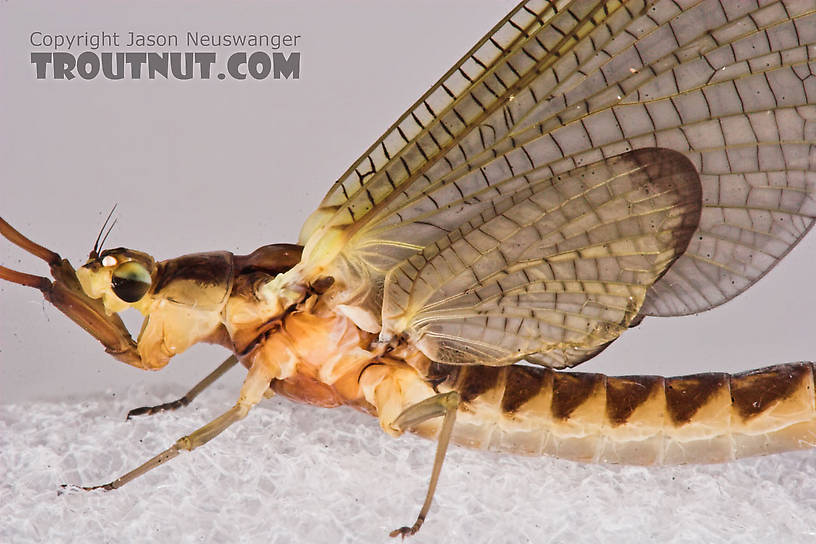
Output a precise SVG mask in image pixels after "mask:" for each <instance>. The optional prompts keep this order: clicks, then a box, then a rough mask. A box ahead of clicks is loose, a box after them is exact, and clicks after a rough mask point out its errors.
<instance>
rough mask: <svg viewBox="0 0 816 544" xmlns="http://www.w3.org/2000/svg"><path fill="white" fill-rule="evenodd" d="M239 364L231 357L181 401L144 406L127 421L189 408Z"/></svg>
mask: <svg viewBox="0 0 816 544" xmlns="http://www.w3.org/2000/svg"><path fill="white" fill-rule="evenodd" d="M237 363H238V358H237V357H236V356H235V355H230V356H229V357H228V358H227V360H226V361H224V362H223V363H221V364H220V365H218V367H217V368H216V369H215V370H213V371H212V372H210V373H209V374H207V376H205V377H204V379H203V380H201V381H200V382H198V383H197V384H195V386H193V388H192V389H190V390H189V391H187V393H185V394H184V396H183V397H181V398H180V399H176V400H174V401H171V402H165V403H164V404H158V405H156V406H142V407H141V408H134V409H133V410H131V411H130V412H128V414H127V418H126V419H130V418H132V417H133V416H141V415H152V414H155V413H158V412H164V411H166V410H176V409H178V408H181V407H182V406H187V405H188V404H190V403H191V402H193V399H195V398H196V397H197V396H198V395H199V394H200V393H201V392H202V391H204V390H205V389H206V388H208V387H209V386H210V385H212V384H213V383H215V381H216V380H218V378H220V377H221V376H223V375H224V374H226V372H227V371H228V370H229V369H231V368H232V367H234V366H235V365H236V364H237Z"/></svg>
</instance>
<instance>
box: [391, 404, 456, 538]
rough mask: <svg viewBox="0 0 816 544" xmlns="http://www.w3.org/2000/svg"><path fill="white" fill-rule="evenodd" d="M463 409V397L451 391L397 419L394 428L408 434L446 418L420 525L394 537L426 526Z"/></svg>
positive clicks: (418, 521) (410, 407) (437, 444)
mask: <svg viewBox="0 0 816 544" xmlns="http://www.w3.org/2000/svg"><path fill="white" fill-rule="evenodd" d="M458 408H459V393H457V392H456V391H450V392H448V393H440V394H439V395H434V396H433V397H430V398H427V399H425V400H423V401H421V402H418V403H416V404H414V405H413V406H409V407H408V408H406V409H405V410H403V412H402V413H401V414H400V415H399V416H397V419H395V420H394V422H393V423H392V424H391V425H392V427H394V428H395V429H397V430H400V431H402V430H405V429H407V428H409V427H413V426H415V425H419V424H420V423H422V422H423V421H428V420H429V419H433V418H435V417H440V416H444V417H443V419H442V428H441V429H440V430H439V438H438V439H437V443H436V455H435V456H434V464H433V470H432V471H431V481H430V483H429V484H428V492H427V493H426V494H425V502H424V503H422V508H421V509H420V511H419V515H418V516H417V519H416V521H415V522H414V524H413V525H412V526H411V527H408V526H405V527H400V528H399V529H395V530H393V531H391V533H390V536H392V537H396V536H402V537H403V538H404V537H406V536H410V535H413V534H415V533H416V532H417V531H419V528H420V527H422V524H423V523H424V522H425V517H426V516H427V515H428V511H429V510H430V509H431V502H432V501H433V496H434V492H435V491H436V484H437V483H438V482H439V474H440V473H441V472H442V463H444V462H445V453H446V452H447V451H448V444H449V443H450V439H451V435H452V434H453V424H454V422H455V421H456V411H457V409H458Z"/></svg>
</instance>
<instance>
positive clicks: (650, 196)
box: [383, 148, 701, 367]
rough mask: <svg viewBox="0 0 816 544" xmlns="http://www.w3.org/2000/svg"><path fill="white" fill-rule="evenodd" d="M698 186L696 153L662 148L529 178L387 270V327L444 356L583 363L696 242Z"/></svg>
mask: <svg viewBox="0 0 816 544" xmlns="http://www.w3.org/2000/svg"><path fill="white" fill-rule="evenodd" d="M700 190H701V189H700V184H699V180H698V177H697V172H696V170H695V169H694V166H693V165H692V164H691V162H690V161H689V160H688V159H687V158H685V157H684V156H683V155H682V154H680V153H677V152H674V151H668V150H665V149H654V148H652V149H641V150H637V151H632V152H629V153H625V154H623V155H620V156H617V157H614V158H609V159H603V160H601V161H599V162H597V163H594V164H590V165H587V166H583V167H578V168H576V169H574V170H571V171H568V172H565V173H563V174H561V175H559V176H556V177H554V178H551V179H543V180H540V181H536V180H531V183H530V184H529V185H527V186H526V187H524V188H522V189H520V190H518V191H516V192H515V193H513V194H511V195H508V196H506V197H504V198H502V199H500V200H498V201H495V202H494V203H493V204H492V205H491V206H490V208H489V209H486V210H484V211H483V212H482V213H480V214H479V215H478V216H477V217H475V218H473V219H471V220H470V221H468V222H467V223H466V224H464V225H462V226H460V227H459V228H457V229H456V230H454V231H453V232H451V233H449V234H447V235H446V236H445V237H443V238H442V239H440V240H438V241H436V242H434V243H433V244H432V245H431V246H429V247H428V248H426V249H425V250H424V251H423V252H422V253H421V254H417V255H414V256H412V257H409V258H408V259H406V260H405V261H404V262H403V263H402V264H400V265H399V266H397V267H396V268H395V269H393V270H391V271H390V272H389V273H388V275H387V276H386V280H385V297H384V301H383V332H384V334H385V335H387V336H388V335H404V336H406V337H407V338H408V339H409V341H410V342H411V343H412V344H414V345H415V346H417V347H419V349H421V350H422V351H423V353H425V354H426V355H427V356H428V357H430V358H431V359H432V360H434V361H438V362H442V363H451V364H487V365H502V364H509V363H511V362H513V361H516V360H518V359H521V358H528V359H530V360H533V361H535V362H540V363H543V364H547V365H549V366H555V367H564V366H572V365H573V364H577V363H578V362H580V361H583V360H584V359H586V358H588V357H589V356H591V355H592V354H595V353H597V352H598V351H600V350H601V349H603V348H604V347H605V346H606V345H607V344H608V343H609V342H611V341H613V340H614V339H615V338H617V337H618V335H619V334H620V333H621V332H622V331H623V330H625V329H626V328H627V327H628V326H629V324H630V323H631V321H632V319H634V317H635V316H636V315H637V314H638V312H639V311H640V308H641V305H642V303H643V301H644V299H645V297H646V293H647V290H648V289H649V287H650V286H651V285H652V284H653V283H654V282H655V280H657V278H659V277H660V276H661V275H662V274H663V273H664V272H665V271H666V270H667V268H668V267H669V266H670V265H671V264H672V263H673V262H674V260H675V259H676V258H677V257H678V256H679V255H681V254H682V253H683V251H684V250H685V249H686V247H687V246H688V242H689V238H690V236H691V235H692V233H693V232H694V230H695V229H696V227H697V223H698V221H699V217H700ZM532 356H534V357H532Z"/></svg>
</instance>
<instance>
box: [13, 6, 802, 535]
mask: <svg viewBox="0 0 816 544" xmlns="http://www.w3.org/2000/svg"><path fill="white" fill-rule="evenodd" d="M513 3H514V2H513V1H511V0H504V1H501V2H499V1H496V0H480V1H478V2H476V1H473V0H467V1H466V0H451V1H447V2H444V3H438V2H433V1H430V0H420V1H412V2H407V1H402V2H397V1H391V2H385V3H383V2H375V1H373V0H366V1H362V0H360V1H355V2H349V3H340V2H334V1H328V0H325V1H320V2H317V1H309V2H295V1H286V2H276V3H267V2H247V3H242V4H241V7H240V8H238V7H235V6H234V5H227V4H216V3H214V2H204V3H193V2H178V3H174V4H168V5H162V4H159V3H155V2H148V3H140V4H139V7H138V9H137V8H136V7H134V6H135V4H131V3H125V2H101V1H100V2H87V1H82V2H73V3H71V4H70V5H69V4H64V3H58V2H56V1H54V2H40V1H34V2H32V1H25V2H23V1H22V0H12V1H7V2H3V3H2V4H0V123H2V125H0V126H2V130H0V215H2V216H3V217H4V218H6V219H7V220H8V221H9V222H11V223H12V224H13V225H14V226H16V227H17V228H19V229H20V230H21V231H22V232H24V233H25V234H27V235H29V236H30V237H31V238H33V239H34V240H35V241H38V242H40V243H43V244H45V245H47V246H48V247H49V248H51V249H54V250H56V251H59V252H60V253H61V254H62V255H63V256H65V257H68V258H71V259H72V260H74V261H75V262H81V261H82V259H83V258H84V257H85V256H86V255H87V252H88V251H89V249H90V247H91V244H92V242H93V239H94V237H95V236H96V230H97V229H98V228H99V225H100V224H101V222H102V220H103V219H104V216H105V215H106V214H107V211H108V210H109V209H110V207H111V206H112V205H113V204H114V203H116V202H118V203H119V212H118V215H119V224H118V226H117V227H116V230H115V231H114V233H113V234H112V235H111V238H110V242H109V245H125V246H129V247H133V248H135V249H141V250H145V251H148V252H150V253H152V254H153V255H154V256H155V257H157V258H159V259H164V258H170V257H173V256H177V255H180V254H183V253H188V252H193V251H204V250H211V249H227V250H230V251H235V252H238V253H246V252H249V251H251V250H252V249H254V248H255V247H257V246H259V245H262V244H265V243H271V242H280V241H294V240H295V238H296V235H297V232H298V230H299V227H300V223H301V222H302V221H303V219H304V218H305V217H306V215H307V214H308V212H309V211H310V210H312V209H313V208H314V207H315V206H316V205H317V203H318V201H319V200H320V198H321V197H322V195H323V194H324V193H325V191H326V190H327V189H328V187H329V186H330V185H331V183H332V182H333V181H334V180H335V179H336V178H337V176H339V175H340V173H342V171H344V170H345V168H346V167H347V166H348V165H349V164H350V163H351V162H352V161H353V160H354V159H356V158H357V156H358V155H359V154H360V153H361V152H362V151H363V150H364V149H365V148H367V147H368V145H369V144H370V143H371V142H372V141H374V139H375V138H376V137H377V136H379V134H380V133H381V132H382V131H383V130H384V129H385V128H386V127H387V126H389V125H390V124H391V123H392V122H393V120H394V119H396V117H397V116H398V115H399V114H401V113H402V112H403V111H404V109H405V108H406V107H407V106H408V105H409V104H411V103H412V102H413V101H414V100H415V99H416V98H417V97H418V96H419V95H420V94H421V93H422V92H424V90H425V89H426V88H427V87H428V86H429V85H430V84H431V83H432V82H433V81H435V80H436V78H438V77H439V76H440V75H441V74H442V73H443V72H444V71H445V70H446V69H447V68H448V67H449V66H450V65H451V64H452V63H453V62H454V61H455V60H456V59H458V58H459V56H461V54H462V53H464V51H466V50H467V49H468V48H469V47H470V46H471V45H472V44H473V43H474V42H475V41H476V40H477V39H478V38H479V37H481V35H482V34H483V33H484V32H485V31H486V30H487V29H488V28H490V27H491V26H492V25H493V24H494V23H495V22H496V21H498V20H499V18H501V17H502V16H503V15H504V13H505V12H506V11H507V10H508V9H509V7H510V5H512V4H513ZM440 4H441V5H440ZM128 29H134V30H139V31H143V32H159V31H163V32H175V33H179V34H184V32H185V31H186V30H196V29H197V30H200V31H208V32H236V33H238V32H267V33H290V34H301V35H302V36H303V37H302V38H301V44H302V45H301V47H299V48H298V49H299V50H300V51H301V52H302V72H301V80H300V81H272V80H269V81H265V82H254V81H244V82H237V81H229V80H227V81H217V80H212V81H190V82H180V81H146V80H145V81H125V82H119V83H116V82H108V81H105V80H102V79H97V80H93V81H89V82H85V81H73V82H58V81H36V80H35V79H34V76H33V66H31V65H30V64H29V54H30V51H31V49H32V48H31V47H30V46H29V45H28V36H29V34H30V33H31V32H32V31H35V30H40V31H44V32H55V33H72V32H84V31H86V30H89V31H101V30H108V31H113V30H118V31H119V32H121V33H124V32H126V31H127V30H128ZM815 256H816V236H811V237H810V238H808V239H806V240H805V242H804V243H803V244H802V245H801V246H800V247H798V248H797V249H796V250H794V251H793V252H792V253H791V255H789V256H788V257H787V258H786V259H785V260H784V261H783V262H782V264H781V265H780V266H779V267H777V268H776V269H775V270H774V271H772V272H771V273H770V274H769V276H768V277H767V278H766V279H764V280H762V281H760V282H759V284H757V285H756V286H755V287H753V288H752V289H751V290H749V291H748V292H747V293H746V294H745V295H742V296H740V297H738V298H737V299H736V300H734V301H733V302H731V303H729V304H726V305H725V306H723V307H721V308H718V309H716V310H713V311H710V312H708V313H706V314H703V315H700V316H694V317H689V318H675V319H664V320H654V319H652V320H646V321H645V322H644V324H643V325H641V326H640V327H638V328H637V329H634V330H632V331H629V332H627V333H626V334H625V335H624V337H623V338H622V339H621V340H619V341H617V342H616V343H615V344H613V346H612V347H611V348H610V349H608V350H606V351H605V352H604V353H603V354H602V355H601V356H600V357H598V358H597V359H596V360H593V361H592V362H591V363H588V364H587V365H585V366H584V367H582V368H585V369H588V370H596V371H603V372H606V373H610V374H631V373H659V374H668V375H672V374H685V373H692V372H701V371H713V370H718V371H734V370H741V369H747V368H753V367H757V366H764V365H768V364H774V363H781V362H788V361H795V360H803V359H804V360H808V359H816V339H814V335H813V332H812V330H813V322H812V318H811V315H812V308H813V307H814V305H816V294H815V293H816V291H814V289H813V288H812V265H813V263H814V257H815ZM0 263H2V264H4V265H6V266H12V267H15V268H19V269H21V270H25V271H28V272H35V273H44V272H45V271H46V267H45V266H44V265H43V264H42V263H39V262H37V261H36V260H35V259H33V258H30V257H28V256H26V255H23V254H22V252H20V251H18V250H16V248H12V247H10V245H9V244H6V243H3V242H0ZM129 323H131V325H132V328H137V327H138V319H137V320H131V321H129ZM223 357H224V355H223V353H222V351H221V350H219V349H216V348H211V347H202V348H194V349H192V350H190V351H189V352H188V353H186V354H185V355H183V356H181V357H178V358H177V359H176V360H174V361H173V362H172V363H171V364H170V365H169V367H168V368H167V369H166V370H164V371H162V372H160V373H145V372H143V371H139V370H136V369H131V368H129V367H126V366H125V365H122V364H119V363H116V362H115V361H113V360H112V359H110V358H109V357H107V356H106V355H105V354H104V353H103V352H102V349H101V348H100V347H99V346H98V344H96V342H95V341H94V340H92V339H91V338H89V337H88V336H87V335H86V334H85V333H84V332H83V331H81V330H79V329H78V328H77V327H75V326H74V325H73V324H72V323H70V322H69V321H68V320H67V319H66V318H64V317H63V316H62V314H60V313H59V312H58V311H56V310H54V309H53V308H50V307H48V306H47V305H45V304H44V303H43V302H42V299H41V297H40V296H39V294H38V293H37V292H35V291H33V290H29V289H23V288H20V287H17V286H13V285H8V284H0V403H2V406H0V541H4V542H5V541H12V542H16V541H30V540H39V541H60V540H71V539H72V538H73V539H74V540H77V541H91V542H108V541H110V542H126V541H140V540H148V539H152V540H155V541H159V542H163V541H170V540H176V539H182V540H188V541H216V542H217V541H235V540H236V539H238V538H239V537H240V538H244V539H245V540H247V541H252V540H264V541H268V540H272V541H280V542H290V541H291V542H297V541H314V542H337V541H341V540H343V539H344V538H345V539H346V540H347V541H349V542H351V541H363V542H369V541H374V542H376V541H384V540H385V537H384V536H383V535H384V534H385V532H386V531H387V530H388V529H391V528H394V527H395V526H397V525H400V524H403V523H406V522H410V521H411V520H412V519H413V516H414V515H415V514H416V510H417V508H418V506H419V504H420V502H421V499H422V495H423V493H424V485H425V482H426V479H427V475H428V473H429V471H430V462H431V458H432V447H431V445H430V444H429V443H425V442H421V441H419V440H415V439H401V440H398V441H394V440H392V439H389V438H386V437H384V436H381V433H380V432H379V430H378V428H377V426H376V424H375V422H374V421H373V420H371V419H370V418H367V417H365V416H362V415H358V414H355V413H352V412H350V411H324V410H319V409H313V408H309V407H303V406H296V405H291V404H289V403H286V402H284V401H270V402H266V403H264V404H263V405H262V407H260V408H259V409H258V410H256V412H257V413H254V414H252V415H251V416H250V419H249V420H247V421H244V422H242V423H241V424H240V425H239V426H238V427H236V428H235V429H234V430H230V431H228V434H225V436H224V437H222V438H220V439H218V440H217V441H216V442H214V443H212V444H209V445H208V446H206V447H205V449H203V450H201V451H199V452H197V453H195V454H193V455H189V456H186V458H185V459H177V460H175V461H173V464H172V466H171V467H165V468H162V469H160V470H158V471H156V473H155V474H152V475H150V476H149V477H147V478H145V479H144V480H143V481H141V482H134V483H132V484H130V485H128V486H127V487H126V488H124V489H122V490H119V491H117V492H115V493H109V494H94V495H91V496H83V495H81V494H69V495H62V496H57V495H56V489H57V486H58V484H59V483H62V482H77V481H81V482H83V483H98V482H101V481H107V480H109V479H110V478H112V477H113V476H115V475H117V474H118V473H120V472H122V471H123V470H126V469H129V468H132V467H133V466H135V465H136V464H138V463H139V462H141V461H142V460H144V459H145V458H147V457H149V456H150V455H152V454H153V453H155V452H157V451H159V450H161V449H163V448H165V447H166V446H168V445H169V444H170V443H172V441H173V440H174V439H175V438H177V437H178V436H180V435H182V434H186V433H187V432H189V431H191V430H192V429H194V428H196V427H197V426H199V425H200V424H201V423H203V422H205V421H207V420H208V419H209V418H211V417H213V416H215V415H216V414H217V413H219V412H220V411H221V410H223V409H225V408H226V407H228V406H229V405H231V403H232V401H233V399H234V396H235V394H236V392H237V388H238V386H239V384H240V381H241V371H240V370H237V369H236V370H233V371H232V372H231V373H230V374H229V375H228V376H227V377H226V378H224V380H223V384H222V385H221V386H220V387H219V389H218V390H216V391H213V392H211V393H210V394H208V395H207V396H205V397H204V398H202V400H201V402H199V403H197V404H196V405H195V406H194V407H190V408H188V409H187V410H186V411H184V412H183V413H177V414H172V415H169V416H167V415H163V416H154V417H153V418H147V419H143V420H140V421H138V422H132V423H129V424H125V423H124V422H123V416H124V413H125V412H126V411H127V410H128V409H130V408H133V407H135V406H136V405H141V404H145V403H152V402H158V401H160V400H168V399H170V398H173V397H175V396H178V395H179V394H180V393H182V392H183V391H184V390H185V389H186V388H187V387H188V386H190V385H191V384H192V383H194V382H195V381H196V380H197V379H198V378H199V377H201V376H203V375H204V374H206V373H207V372H208V371H209V370H210V369H212V368H214V366H215V365H216V364H217V363H218V362H219V361H220V360H222V359H223ZM103 448H104V449H103ZM814 461H816V460H815V459H813V456H811V455H808V454H792V455H786V456H777V457H774V458H768V459H759V460H748V461H744V462H740V463H736V464H732V465H727V466H713V467H702V468H699V467H698V468H674V469H668V468H667V469H625V468H615V467H611V468H610V467H599V466H583V465H576V464H572V463H566V462H561V461H555V460H550V459H518V458H512V457H506V456H505V457H498V456H494V455H489V454H484V453H479V452H468V451H463V450H458V449H455V450H454V451H452V452H451V453H450V455H449V459H448V462H447V465H446V469H445V471H444V473H443V480H442V484H441V488H440V491H439V493H438V495H437V506H435V507H434V509H433V510H432V513H431V517H430V519H429V522H428V525H427V526H426V527H425V528H424V529H423V531H422V534H421V535H420V540H421V541H424V542H437V541H440V540H442V539H443V538H444V537H446V536H448V535H449V536H450V539H451V540H452V541H464V540H472V541H485V542H487V541H494V542H495V541H507V542H518V541H531V542H541V541H547V540H548V539H549V541H552V542H565V541H573V542H578V541H585V542H597V541H607V542H609V541H612V542H624V541H626V542H665V541H668V540H671V539H674V540H675V541H678V542H684V541H688V542H695V541H696V542H699V541H701V540H702V541H706V542H728V541H735V540H741V541H751V540H752V539H753V541H756V542H761V541H762V542H767V541H768V539H771V540H776V541H801V542H807V541H810V539H813V538H816V537H814V536H813V534H812V533H808V532H807V531H808V530H809V528H811V527H816V508H814V501H815V500H816V492H814V487H813V485H814V484H813V483H812V482H813V481H814V479H813V473H814V469H813V468H812V467H814V466H816V462H814ZM342 535H346V536H345V537H344V536H342ZM355 535H356V536H355ZM702 535H705V536H702ZM57 536H59V538H55V537H57ZM276 539H277V540H276ZM746 539H747V540H746Z"/></svg>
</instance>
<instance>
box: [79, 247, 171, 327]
mask: <svg viewBox="0 0 816 544" xmlns="http://www.w3.org/2000/svg"><path fill="white" fill-rule="evenodd" d="M157 268H158V267H157V266H156V261H155V260H154V259H153V257H151V256H150V255H148V254H147V253H143V252H141V251H135V250H132V249H126V248H116V249H109V250H106V251H103V252H102V253H101V254H99V255H91V257H90V258H89V259H88V262H86V263H85V264H84V265H83V266H82V267H80V268H79V269H78V270H77V279H79V283H80V285H82V290H83V291H84V292H85V294H86V295H88V296H89V297H91V298H93V299H101V300H102V303H103V304H104V305H105V310H106V311H107V312H108V313H116V312H121V311H122V310H125V309H126V308H128V307H130V306H134V307H137V308H139V309H140V310H142V311H143V312H144V305H145V302H146V300H147V298H146V295H147V294H148V293H149V292H150V291H151V288H152V287H153V284H154V280H155V278H156V275H157ZM140 306H141V307H140Z"/></svg>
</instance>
